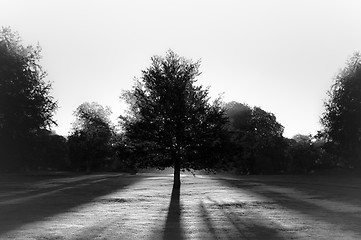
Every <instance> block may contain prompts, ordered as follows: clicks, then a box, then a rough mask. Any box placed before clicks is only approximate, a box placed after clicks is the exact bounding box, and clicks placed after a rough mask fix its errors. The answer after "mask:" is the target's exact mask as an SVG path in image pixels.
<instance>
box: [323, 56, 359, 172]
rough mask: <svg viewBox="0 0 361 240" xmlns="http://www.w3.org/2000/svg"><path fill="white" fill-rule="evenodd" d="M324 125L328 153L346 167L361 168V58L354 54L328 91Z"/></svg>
mask: <svg viewBox="0 0 361 240" xmlns="http://www.w3.org/2000/svg"><path fill="white" fill-rule="evenodd" d="M328 96H329V99H328V101H326V102H325V112H324V113H323V115H322V118H321V123H322V125H323V127H324V129H323V131H322V134H321V135H322V136H323V137H324V138H325V139H326V142H327V145H326V146H327V147H328V150H329V151H332V152H333V153H334V154H336V155H337V156H339V157H340V159H342V161H343V164H344V165H346V166H358V167H360V166H361V55H360V53H355V54H354V55H353V56H352V57H351V58H350V59H349V60H348V62H347V64H346V67H345V68H344V69H343V70H341V71H340V73H339V74H338V75H337V76H336V79H335V82H334V84H333V85H332V87H331V90H330V91H328Z"/></svg>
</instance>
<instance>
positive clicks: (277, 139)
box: [225, 102, 283, 173]
mask: <svg viewBox="0 0 361 240" xmlns="http://www.w3.org/2000/svg"><path fill="white" fill-rule="evenodd" d="M225 108H226V114H227V116H228V117H229V125H228V129H229V131H230V138H231V141H230V142H231V146H232V147H231V149H230V151H232V155H233V158H234V161H235V165H236V168H238V170H239V171H240V172H242V173H270V172H279V171H280V169H281V168H282V166H280V165H281V164H282V163H281V162H280V161H281V160H282V157H281V156H282V151H283V149H282V140H283V137H282V134H283V126H282V125H281V124H280V123H278V122H277V120H276V117H275V116H274V114H272V113H269V112H266V111H264V110H262V109H261V108H259V107H253V108H252V107H250V106H248V105H245V104H241V103H238V102H230V103H227V104H226V105H225Z"/></svg>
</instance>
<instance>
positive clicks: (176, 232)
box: [163, 188, 184, 240]
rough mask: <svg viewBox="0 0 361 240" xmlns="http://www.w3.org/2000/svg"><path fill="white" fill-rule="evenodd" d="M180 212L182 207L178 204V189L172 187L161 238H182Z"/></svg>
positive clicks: (180, 239) (166, 239)
mask: <svg viewBox="0 0 361 240" xmlns="http://www.w3.org/2000/svg"><path fill="white" fill-rule="evenodd" d="M181 214H182V209H181V204H180V189H179V188H173V190H172V196H171V200H170V203H169V208H168V215H167V220H166V222H165V227H164V233H163V240H182V239H184V233H183V227H182V216H181Z"/></svg>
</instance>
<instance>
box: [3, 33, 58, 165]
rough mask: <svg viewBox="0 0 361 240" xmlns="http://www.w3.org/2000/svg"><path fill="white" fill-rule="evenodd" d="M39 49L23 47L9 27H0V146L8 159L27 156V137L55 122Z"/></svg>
mask: <svg viewBox="0 0 361 240" xmlns="http://www.w3.org/2000/svg"><path fill="white" fill-rule="evenodd" d="M40 52H41V48H40V47H39V46H36V47H33V46H26V47H25V46H23V45H22V42H21V38H20V36H19V35H18V33H16V32H12V31H11V30H10V28H2V29H1V30H0V140H1V144H0V145H1V146H2V147H3V149H1V152H3V153H5V152H6V155H7V157H5V158H7V159H8V160H9V161H10V162H13V161H14V159H16V158H17V159H23V158H24V156H27V153H26V151H24V148H25V147H26V145H27V144H28V141H27V139H28V137H29V136H31V135H33V134H34V133H35V132H36V131H38V130H40V129H46V128H50V127H51V125H52V124H55V121H54V120H53V115H54V112H55V110H56V109H57V103H56V101H54V99H53V97H52V96H50V90H51V84H50V83H49V82H47V81H45V77H46V72H45V71H43V69H42V67H41V66H40V65H39V61H40V59H41V56H40ZM19 153H21V154H20V155H19Z"/></svg>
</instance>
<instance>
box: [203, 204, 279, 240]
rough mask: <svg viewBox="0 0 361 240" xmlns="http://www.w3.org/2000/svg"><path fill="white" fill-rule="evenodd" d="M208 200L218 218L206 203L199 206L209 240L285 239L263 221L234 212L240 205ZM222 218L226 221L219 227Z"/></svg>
mask: <svg viewBox="0 0 361 240" xmlns="http://www.w3.org/2000/svg"><path fill="white" fill-rule="evenodd" d="M208 199H209V200H210V201H211V203H210V204H209V206H210V207H211V209H212V210H213V211H216V212H217V217H216V218H214V219H213V218H212V216H211V214H210V213H209V211H208V210H207V206H206V205H205V204H204V202H203V201H202V202H201V203H200V204H199V208H200V212H201V216H202V218H203V221H204V222H205V225H206V227H207V230H208V233H210V236H209V237H208V239H285V238H284V237H283V236H282V234H280V233H279V232H278V231H277V230H276V229H274V228H272V227H270V226H266V225H265V224H264V222H262V221H261V219H259V221H258V220H256V219H251V218H249V217H244V218H242V215H239V214H237V213H235V212H233V208H232V207H236V206H237V207H238V206H239V205H240V204H237V203H236V204H234V206H231V205H230V204H222V203H219V202H217V201H215V200H212V199H211V198H208ZM222 216H224V217H225V221H222V225H221V226H217V224H216V223H217V221H219V218H222Z"/></svg>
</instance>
